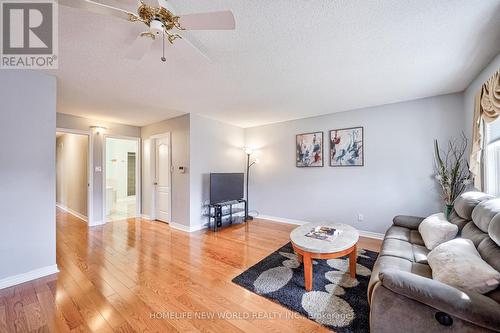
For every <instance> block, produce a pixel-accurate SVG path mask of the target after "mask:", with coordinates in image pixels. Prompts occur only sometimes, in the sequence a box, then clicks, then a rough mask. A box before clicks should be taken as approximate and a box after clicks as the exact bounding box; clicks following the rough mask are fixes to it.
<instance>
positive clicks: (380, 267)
mask: <svg viewBox="0 0 500 333" xmlns="http://www.w3.org/2000/svg"><path fill="white" fill-rule="evenodd" d="M386 269H396V270H401V271H403V272H410V273H414V274H417V275H420V276H423V277H426V278H430V279H432V271H431V268H430V267H429V265H425V264H419V263H415V262H412V261H410V260H406V259H403V258H399V257H393V256H383V255H379V257H378V259H377V261H376V262H375V265H374V266H373V269H372V275H371V278H370V282H369V284H368V301H370V299H371V294H372V291H373V287H374V286H375V285H376V284H377V282H379V273H380V272H381V271H384V270H386Z"/></svg>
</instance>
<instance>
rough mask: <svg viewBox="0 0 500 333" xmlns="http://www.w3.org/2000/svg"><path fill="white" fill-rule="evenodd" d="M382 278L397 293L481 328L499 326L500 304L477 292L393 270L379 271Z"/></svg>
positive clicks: (388, 287)
mask: <svg viewBox="0 0 500 333" xmlns="http://www.w3.org/2000/svg"><path fill="white" fill-rule="evenodd" d="M379 278H380V281H381V283H382V285H383V286H384V287H386V288H387V289H389V290H391V291H392V292H394V293H397V294H399V295H402V296H405V297H408V298H410V299H413V300H415V301H417V302H420V303H423V304H426V305H428V306H430V307H433V308H435V309H437V310H439V311H442V312H445V313H448V314H449V315H452V316H455V317H457V318H460V319H462V320H465V321H468V322H471V323H473V324H475V325H478V326H482V327H486V328H489V329H492V330H494V331H495V330H498V328H499V327H500V304H498V303H497V302H495V301H494V300H493V299H491V298H489V297H486V296H484V295H481V294H479V293H477V292H474V291H468V290H460V289H457V288H454V287H452V286H449V285H447V284H444V283H442V282H439V281H436V280H432V279H429V278H425V277H422V276H420V275H417V274H413V273H409V272H403V271H398V270H394V269H387V270H384V271H382V272H380V274H379Z"/></svg>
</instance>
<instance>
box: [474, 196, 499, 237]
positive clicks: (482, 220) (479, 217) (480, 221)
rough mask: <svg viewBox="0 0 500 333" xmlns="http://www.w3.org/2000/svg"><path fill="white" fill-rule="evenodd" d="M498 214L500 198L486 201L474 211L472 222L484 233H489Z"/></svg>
mask: <svg viewBox="0 0 500 333" xmlns="http://www.w3.org/2000/svg"><path fill="white" fill-rule="evenodd" d="M498 213H500V198H497V199H491V200H485V201H483V202H481V203H480V204H478V205H477V206H476V208H474V210H473V211H472V221H473V222H474V224H475V225H476V226H477V227H478V228H479V229H480V230H481V231H482V232H486V233H487V232H488V227H489V225H490V222H491V220H492V219H493V217H495V215H497V214H498Z"/></svg>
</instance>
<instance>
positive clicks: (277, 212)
mask: <svg viewBox="0 0 500 333" xmlns="http://www.w3.org/2000/svg"><path fill="white" fill-rule="evenodd" d="M462 103H463V101H462V95H461V94H453V95H444V96H437V97H432V98H426V99H421V100H416V101H410V102H404V103H397V104H391V105H384V106H379V107H372V108H366V109H360V110H353V111H348V112H342V113H334V114H330V115H325V116H320V117H314V118H308V119H301V120H295V121H288V122H283V123H278V124H272V125H267V126H260V127H254V128H249V129H247V130H246V144H247V145H248V146H253V147H255V148H258V150H259V151H258V154H259V155H260V156H259V158H260V160H261V163H260V164H259V165H257V166H256V167H255V168H252V174H251V177H250V210H257V211H259V213H260V214H263V215H268V216H275V217H281V218H288V219H294V220H301V221H337V222H343V223H348V224H351V225H353V226H355V227H356V228H358V229H360V230H365V231H371V232H379V233H381V232H384V231H385V230H386V229H387V228H388V227H389V226H390V224H391V221H392V217H393V216H394V215H397V214H410V215H411V214H414V215H421V216H425V215H428V214H431V213H433V212H437V211H440V210H441V209H442V202H441V200H440V197H439V192H438V190H437V187H436V183H435V181H434V179H433V173H434V170H433V140H434V138H437V139H438V140H439V141H440V142H442V143H443V144H444V143H445V142H446V141H447V140H448V139H449V138H450V137H458V136H459V135H460V133H461V131H462V130H463V119H464V115H463V106H462V105H463V104H462ZM354 126H364V131H365V133H364V135H365V138H364V139H365V166H364V167H343V168H332V167H329V166H328V151H329V145H328V141H327V138H328V130H331V129H336V128H346V127H354ZM312 131H324V133H325V143H324V151H325V167H323V168H297V167H295V135H296V134H299V133H304V132H312ZM358 213H361V214H363V215H364V221H361V222H359V221H358V219H357V217H358Z"/></svg>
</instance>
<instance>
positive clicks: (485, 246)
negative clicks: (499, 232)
mask: <svg viewBox="0 0 500 333" xmlns="http://www.w3.org/2000/svg"><path fill="white" fill-rule="evenodd" d="M477 251H478V252H479V254H480V255H481V258H483V260H484V261H486V262H487V263H488V264H489V265H490V266H491V267H493V268H494V269H496V270H497V271H499V272H500V247H498V245H497V244H496V243H495V242H494V241H492V240H491V238H485V239H484V240H483V241H482V242H481V243H479V246H478V247H477Z"/></svg>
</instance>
